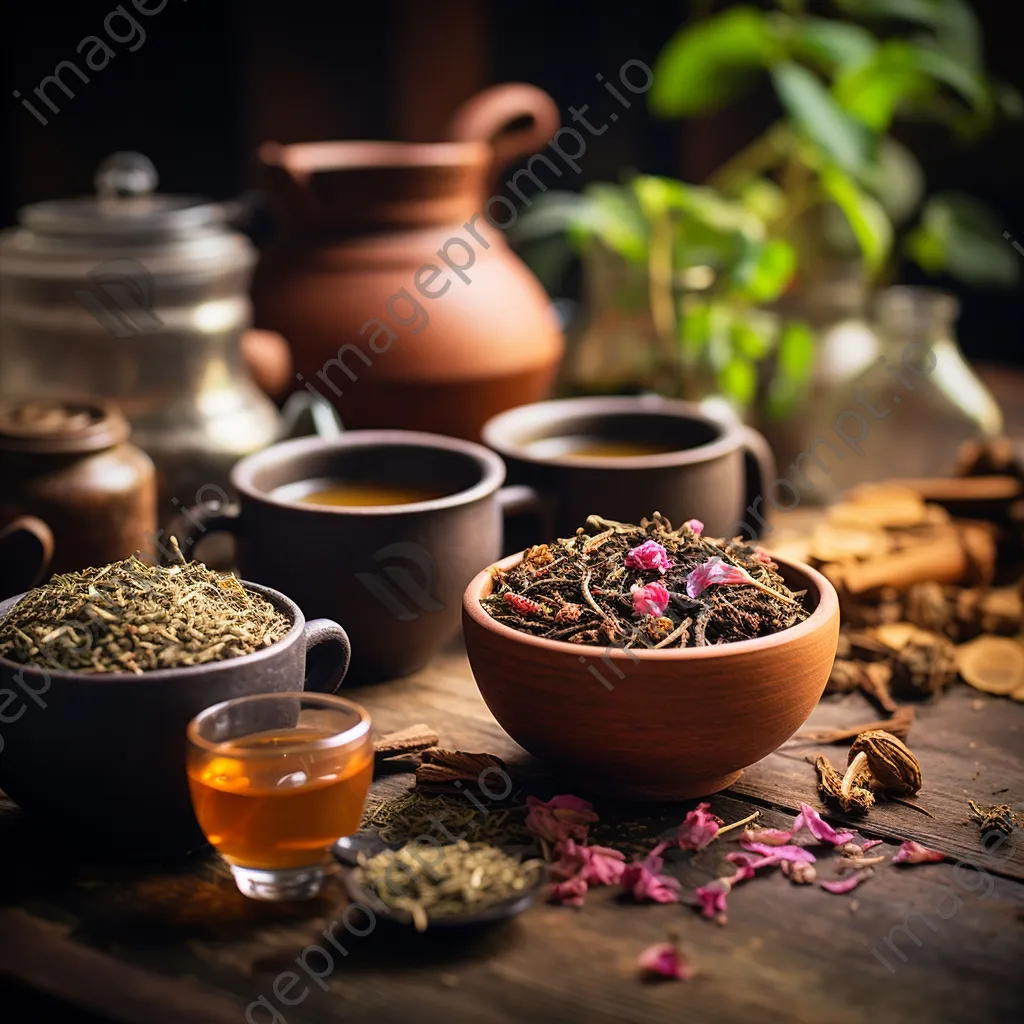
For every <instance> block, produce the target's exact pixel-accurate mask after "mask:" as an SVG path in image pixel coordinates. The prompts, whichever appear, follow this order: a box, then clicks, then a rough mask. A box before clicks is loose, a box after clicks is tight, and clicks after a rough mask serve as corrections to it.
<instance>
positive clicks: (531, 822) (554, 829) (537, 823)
mask: <svg viewBox="0 0 1024 1024" xmlns="http://www.w3.org/2000/svg"><path fill="white" fill-rule="evenodd" d="M526 806H527V808H528V810H527V812H526V827H527V828H528V829H529V830H530V831H531V832H532V833H533V834H534V835H535V836H540V838H541V839H546V840H547V841H548V842H550V843H558V842H561V841H562V840H565V839H575V840H576V841H577V842H582V841H583V840H585V839H586V838H587V830H588V828H589V827H590V824H591V822H595V821H597V815H596V814H595V813H594V811H593V805H592V804H590V803H588V802H587V801H586V800H581V799H580V798H579V797H578V796H572V795H570V794H568V793H566V794H563V795H561V796H553V797H552V798H551V799H550V800H548V801H547V803H545V802H544V801H543V800H538V799H537V797H535V796H528V797H527V798H526Z"/></svg>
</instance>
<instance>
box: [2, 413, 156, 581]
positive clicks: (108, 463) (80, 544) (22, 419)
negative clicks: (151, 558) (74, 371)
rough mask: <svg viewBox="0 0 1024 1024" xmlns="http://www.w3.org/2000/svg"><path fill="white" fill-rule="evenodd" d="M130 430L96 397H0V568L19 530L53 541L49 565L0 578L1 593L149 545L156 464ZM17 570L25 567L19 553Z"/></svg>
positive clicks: (153, 522) (20, 534)
mask: <svg viewBox="0 0 1024 1024" xmlns="http://www.w3.org/2000/svg"><path fill="white" fill-rule="evenodd" d="M128 436H129V427H128V422H127V420H126V419H125V418H124V416H122V415H121V413H120V412H119V411H118V410H117V408H116V407H115V406H113V405H112V404H111V403H109V402H106V401H104V400H102V399H98V398H89V399H82V400H73V399H72V400H66V401H55V400H49V399H47V400H39V401H25V402H19V403H9V404H0V480H2V481H3V488H2V489H0V530H4V533H5V538H4V541H3V542H2V544H0V565H3V564H4V563H5V557H4V551H5V550H6V551H8V552H10V550H11V548H12V547H13V546H14V545H16V544H18V545H22V544H23V543H24V535H25V534H34V535H35V536H36V537H39V536H43V537H46V536H47V535H48V534H52V545H53V547H52V559H49V564H48V565H45V564H38V562H42V561H44V560H45V559H44V558H40V559H39V560H38V562H37V564H36V565H35V566H34V567H30V569H29V572H30V574H29V575H28V578H27V579H26V578H20V579H15V578H12V576H11V575H7V576H6V578H2V579H0V596H4V595H7V594H10V593H17V592H18V591H19V590H21V589H25V587H27V586H31V585H32V584H33V583H34V582H36V581H37V580H38V579H39V578H41V577H42V576H43V575H45V573H46V570H47V569H48V570H49V571H52V572H55V573H61V572H69V571H71V570H74V569H81V568H84V567H86V566H90V565H105V564H106V563H107V562H114V561H118V560H119V559H122V558H127V557H128V556H129V555H131V554H134V553H135V552H136V551H144V552H145V551H149V549H151V548H152V546H153V539H154V536H155V533H156V471H155V470H154V468H153V463H152V461H151V460H150V458H149V456H148V455H146V454H145V453H144V452H142V451H140V450H139V449H138V448H136V447H135V446H134V445H132V444H129V443H128ZM26 517H28V518H26ZM5 528H6V529H5ZM46 546H47V545H46V543H45V542H43V543H41V545H40V547H41V549H45V547H46ZM7 564H8V565H9V564H10V562H9V561H8V562H7ZM19 568H20V571H22V572H25V571H26V566H25V564H24V560H19Z"/></svg>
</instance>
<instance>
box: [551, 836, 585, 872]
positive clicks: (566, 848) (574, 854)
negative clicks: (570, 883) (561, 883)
mask: <svg viewBox="0 0 1024 1024" xmlns="http://www.w3.org/2000/svg"><path fill="white" fill-rule="evenodd" d="M586 850H587V848H586V847H585V846H582V845H581V844H579V843H577V842H576V840H575V839H561V840H559V842H557V843H556V844H555V853H557V854H558V860H556V861H555V862H554V863H553V864H552V865H551V867H550V869H549V870H550V872H551V874H552V876H553V877H555V878H560V879H568V878H573V877H575V876H576V875H579V874H581V873H582V872H583V869H584V868H585V867H586V865H587V853H586Z"/></svg>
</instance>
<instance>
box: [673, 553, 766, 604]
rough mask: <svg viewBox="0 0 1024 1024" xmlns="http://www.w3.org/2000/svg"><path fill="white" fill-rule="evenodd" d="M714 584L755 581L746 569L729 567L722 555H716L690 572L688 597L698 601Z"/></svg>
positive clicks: (687, 578)
mask: <svg viewBox="0 0 1024 1024" xmlns="http://www.w3.org/2000/svg"><path fill="white" fill-rule="evenodd" d="M712 583H753V580H752V579H751V577H750V574H749V573H748V572H747V571H746V569H741V568H740V567H739V566H738V565H728V564H727V563H726V562H723V561H722V558H721V556H720V555H715V556H714V558H709V559H708V560H707V561H706V562H704V563H703V564H702V565H698V566H697V568H696V569H692V570H691V571H690V572H689V574H688V575H687V577H686V595H687V597H689V598H690V599H691V600H696V599H697V598H698V597H700V595H701V594H703V593H704V591H705V590H707V588H708V587H710V586H711V584H712Z"/></svg>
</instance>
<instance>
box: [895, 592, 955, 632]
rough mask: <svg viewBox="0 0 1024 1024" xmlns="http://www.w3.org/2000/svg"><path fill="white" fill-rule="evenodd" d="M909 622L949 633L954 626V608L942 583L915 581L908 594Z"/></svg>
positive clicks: (906, 613)
mask: <svg viewBox="0 0 1024 1024" xmlns="http://www.w3.org/2000/svg"><path fill="white" fill-rule="evenodd" d="M904 614H905V615H906V619H907V622H908V623H909V624H911V625H914V626H917V627H919V628H920V629H924V630H928V631H929V632H932V633H947V632H948V631H949V630H950V629H951V628H952V626H953V609H952V608H951V607H950V602H949V599H948V598H947V596H946V589H945V587H943V586H942V584H941V583H935V582H933V581H931V580H929V581H927V582H925V583H915V584H914V585H913V586H912V587H911V588H910V589H909V590H908V591H907V594H906V598H905V609H904Z"/></svg>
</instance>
